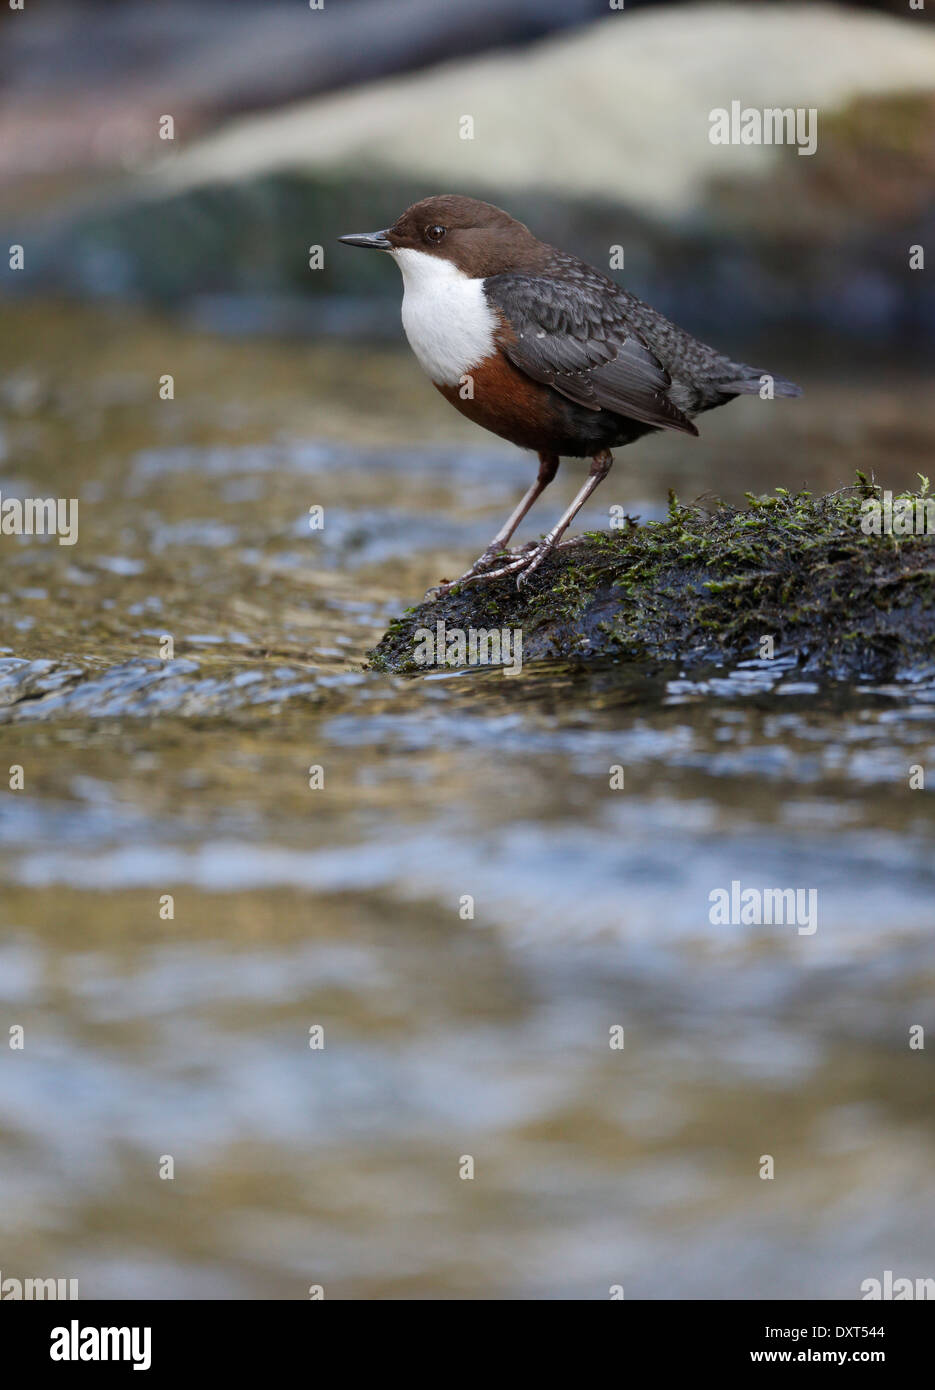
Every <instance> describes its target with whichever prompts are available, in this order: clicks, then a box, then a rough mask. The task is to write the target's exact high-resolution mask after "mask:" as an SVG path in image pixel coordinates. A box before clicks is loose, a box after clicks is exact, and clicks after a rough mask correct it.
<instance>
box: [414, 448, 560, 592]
mask: <svg viewBox="0 0 935 1390" xmlns="http://www.w3.org/2000/svg"><path fill="white" fill-rule="evenodd" d="M557 472H558V454H540V455H539V475H538V477H537V478H536V481H535V482H534V483H533V485H532V487H530V488H527V490H526V492H525V493H524V494H523V496H522V497H521V498H520V500H519V502H518V503H517V504H516V506H515V507H514V509H513V511H512V512H511V513H510V515H509V516H508V517H507V519H506V521H505V522H504V523H503V525H502V526H501V527H500V530H499V531H498V532H497V534H496V535H495V536H494V538H493V540H492V541H491V542H490V544H489V545H488V547H487V549H486V550H485V551H484V553H483V555H479V556H478V557H477V559H476V560H475V561H474V563H473V565H472V566H471V568H470V569H469V570H467V571H466V573H464V574H462V576H461V578H460V579H455V580H453V581H452V584H463V583H464V582H465V581H466V580H468V579H474V578H475V577H477V576H478V575H480V574H483V572H484V571H485V570H487V569H489V568H490V566H491V565H492V564H493V562H494V560H495V559H496V558H497V556H498V555H499V554H500V553H501V552H502V551H503V550H504V549H505V548H506V546H507V545H508V544H509V542H510V540H511V538H512V536H513V533H514V532H515V530H516V528H517V526H518V525H519V524H520V522H521V521H522V519H523V517H524V516H525V515H526V513H527V512H528V511H529V509H530V507H531V506H532V505H533V503H534V502H535V501H536V499H537V498H538V497H540V496H541V495H542V493H543V492H544V491H545V489H546V488H547V487H548V485H549V483H550V482H551V481H552V479H553V478H554V477H555V475H556V473H557ZM452 584H445V583H442V584H440V585H439V586H438V587H439V589H440V590H441V591H442V592H444V590H445V589H449V588H451V587H452Z"/></svg>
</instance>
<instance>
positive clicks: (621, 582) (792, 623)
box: [370, 475, 935, 679]
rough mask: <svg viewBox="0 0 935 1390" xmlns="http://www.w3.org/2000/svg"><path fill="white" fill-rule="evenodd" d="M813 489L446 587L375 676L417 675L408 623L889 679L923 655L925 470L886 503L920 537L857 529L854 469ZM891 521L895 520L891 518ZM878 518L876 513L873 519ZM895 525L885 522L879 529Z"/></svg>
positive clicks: (931, 503)
mask: <svg viewBox="0 0 935 1390" xmlns="http://www.w3.org/2000/svg"><path fill="white" fill-rule="evenodd" d="M858 477H859V482H858V483H857V484H856V485H855V486H854V487H852V488H845V489H842V490H841V491H840V492H835V493H831V494H830V495H829V496H827V497H818V498H816V497H813V496H812V495H811V493H808V492H800V493H797V494H791V493H788V492H786V491H785V490H784V489H783V488H777V489H776V491H775V493H773V494H768V495H766V496H761V497H755V496H753V495H752V494H748V505H747V507H746V508H736V507H731V506H727V505H726V504H723V503H721V504H714V505H713V507H709V508H707V509H702V508H700V507H697V506H690V507H689V506H682V505H681V504H680V503H679V502H678V501H677V499H676V498H675V497H674V495H670V501H669V512H668V516H667V517H666V519H665V520H664V521H651V522H648V523H646V524H645V525H640V524H639V522H638V519H637V518H631V517H627V518H626V519H625V523H624V525H623V527H622V528H621V529H619V530H616V531H608V532H591V533H588V534H587V535H585V536H583V537H582V538H581V539H580V541H579V542H578V543H576V544H575V545H572V546H569V547H567V548H565V549H560V550H558V551H556V552H555V553H554V554H553V555H552V556H550V557H549V559H548V560H546V561H545V562H544V563H543V565H542V566H541V567H540V569H539V570H538V571H536V573H535V574H534V575H533V576H532V577H531V579H530V582H529V584H528V585H527V586H526V587H525V588H523V589H517V587H516V583H515V580H514V578H513V577H512V576H507V577H505V578H503V579H498V580H492V581H490V582H488V583H484V584H480V585H466V586H463V587H461V588H452V589H451V590H449V591H448V592H447V593H445V594H443V595H441V596H439V597H438V598H436V599H434V600H427V601H426V602H424V603H422V604H420V605H419V606H418V607H416V608H413V609H410V610H409V611H408V612H407V613H406V614H404V615H403V616H402V617H401V618H398V619H397V620H396V621H395V622H393V623H392V624H391V626H390V628H389V629H388V631H387V632H386V633H385V634H384V636H383V638H382V639H381V641H380V643H379V644H378V646H377V647H376V648H375V649H374V651H373V652H371V653H370V661H371V666H372V668H373V669H375V670H382V671H390V672H396V673H416V672H424V671H425V670H426V669H427V667H428V665H429V664H434V665H435V666H445V665H462V664H464V663H463V662H462V661H461V660H460V659H459V656H458V654H457V652H455V653H454V655H453V658H452V659H450V660H448V661H446V655H447V652H440V653H438V659H437V660H436V661H435V662H434V663H427V662H426V661H425V642H424V640H423V637H420V636H417V634H418V632H419V629H423V630H424V629H429V630H430V631H432V632H435V631H436V625H437V624H438V623H439V622H444V624H445V628H446V630H447V632H448V633H449V634H450V633H451V632H452V630H459V631H462V632H465V631H467V630H468V629H470V628H473V629H475V631H476V630H478V629H486V630H488V631H489V630H491V629H504V628H509V629H517V628H519V629H521V632H522V644H523V645H522V656H523V663H524V664H525V663H527V662H529V661H535V660H537V659H541V658H556V657H559V658H565V659H568V658H580V659H594V658H615V659H618V660H626V661H635V660H640V659H649V660H659V659H662V660H674V661H678V662H679V663H680V664H681V665H682V666H684V667H686V668H687V667H691V666H696V665H700V664H710V663H711V662H731V661H735V660H738V659H742V658H749V657H755V656H760V655H763V654H764V652H765V651H769V644H767V645H766V647H764V646H763V645H762V644H763V639H764V638H771V639H772V654H773V655H775V656H790V655H793V656H795V657H796V658H797V659H798V661H799V663H800V665H801V668H802V670H803V671H807V672H810V673H817V674H823V675H827V676H830V677H834V678H838V679H854V678H859V677H869V678H872V679H888V678H892V677H893V676H895V675H897V674H899V673H906V672H910V671H912V670H913V669H915V668H919V667H920V666H923V665H930V664H931V663H933V661H935V497H933V496H931V495H930V494H929V485H928V480H927V479H923V480H922V489H921V491H920V492H917V493H909V492H907V493H901V494H898V496H897V497H896V498H894V499H893V503H892V505H893V512H894V514H895V513H896V512H898V513H899V515H900V517H903V518H909V517H910V514H909V512H908V511H907V508H908V507H909V505H910V504H911V506H912V508H913V511H912V513H911V518H910V519H912V520H913V521H914V523H915V524H916V525H917V526H918V525H919V524H921V523H922V522H924V521H926V519H927V524H928V531H927V533H926V534H916V533H913V534H907V535H900V534H893V533H892V531H890V532H887V531H886V530H885V529H884V530H883V532H882V534H867V533H866V532H865V530H864V526H865V525H868V524H869V522H870V520H871V517H870V508H871V506H872V505H874V504H879V503H881V502H882V499H883V493H882V490H881V489H880V488H879V487H877V486H875V485H872V484H869V483H868V482H867V481H866V479H864V478H863V477H862V475H858ZM906 524H907V523H906V520H903V521H902V525H903V526H905V525H906ZM884 525H885V523H884ZM894 529H895V523H894Z"/></svg>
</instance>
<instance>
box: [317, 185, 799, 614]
mask: <svg viewBox="0 0 935 1390" xmlns="http://www.w3.org/2000/svg"><path fill="white" fill-rule="evenodd" d="M340 240H341V241H343V242H345V243H346V244H347V245H349V246H366V247H370V248H373V249H375V250H378V251H387V252H389V254H390V255H391V256H392V257H393V259H394V260H395V261H396V263H397V265H398V266H399V268H400V270H401V271H402V276H403V311H402V317H403V328H404V329H405V331H406V337H407V338H408V339H409V344H410V346H411V348H412V350H413V352H414V353H415V355H416V357H417V358H418V360H419V363H420V365H421V366H422V367H423V369H424V370H425V371H426V372H427V373H428V375H429V377H430V378H431V380H432V382H433V383H434V385H435V386H437V388H438V390H439V391H440V392H441V393H442V395H443V396H444V397H445V399H446V400H448V401H450V402H451V404H452V405H453V406H454V407H455V409H456V410H460V412H461V414H462V415H466V416H467V417H468V419H469V420H473V421H474V422H475V423H476V424H478V425H483V426H484V428H485V429H488V430H491V431H492V432H493V433H494V434H498V435H500V436H501V437H502V438H503V439H509V440H510V441H511V442H512V443H513V444H517V445H519V447H520V448H521V449H533V450H535V451H536V453H537V454H538V455H539V476H538V477H537V479H536V481H535V482H534V483H533V484H532V486H531V487H530V488H529V490H528V491H527V492H526V494H525V496H524V497H523V498H522V499H521V501H520V502H519V503H518V505H517V507H516V508H515V510H514V511H513V513H512V514H511V515H510V516H509V518H508V519H507V520H506V521H505V522H504V524H503V526H501V528H500V530H499V531H498V532H497V534H496V535H495V536H494V538H493V540H492V541H491V542H490V544H489V545H488V547H487V549H486V550H485V551H484V553H483V555H481V556H480V557H479V558H478V559H477V560H476V561H475V563H474V564H473V565H472V566H471V568H470V569H469V570H468V571H467V572H466V574H463V575H462V576H461V578H460V580H457V581H456V582H457V583H461V584H463V583H477V582H480V581H481V580H488V579H497V578H500V577H501V576H502V575H505V574H512V573H518V578H517V584H518V585H522V584H524V583H525V582H526V580H527V579H528V578H529V576H530V575H531V574H532V573H533V572H534V571H535V570H536V569H537V568H538V567H539V565H541V563H542V561H543V560H544V559H545V557H546V556H547V555H548V554H549V552H550V551H551V550H552V549H553V548H554V546H555V545H556V543H557V542H558V540H559V539H560V537H561V536H562V535H563V534H564V533H565V531H566V530H567V529H568V527H569V525H570V524H571V522H572V520H573V519H574V517H575V515H576V514H577V512H578V511H579V510H580V508H581V507H582V506H583V505H584V503H585V502H586V501H587V499H588V498H589V497H590V495H591V493H592V492H593V491H594V489H595V488H596V487H597V486H598V484H599V483H600V482H601V481H602V480H603V479H604V478H606V476H607V473H608V472H609V470H610V466H611V464H612V463H613V456H612V454H611V452H610V451H611V449H612V448H615V447H617V446H619V445H621V444H630V443H632V441H633V440H634V439H638V438H639V437H640V436H641V435H644V434H649V433H651V432H652V431H655V430H660V429H668V430H678V431H679V432H680V433H682V434H695V435H696V434H697V433H698V431H697V429H696V428H695V426H694V424H693V423H692V419H693V417H694V416H696V415H700V414H701V413H702V412H703V411H705V410H712V409H713V408H714V407H715V406H719V405H723V404H724V403H725V402H726V401H729V400H732V399H733V397H734V396H743V395H758V394H759V393H760V390H761V386H762V384H763V383H762V380H761V379H762V378H767V379H768V380H769V381H771V383H772V391H773V393H774V394H775V395H777V396H798V395H801V390H800V388H799V387H798V386H795V385H793V383H792V382H791V381H786V380H785V379H784V378H783V377H779V376H775V375H773V374H768V373H765V372H763V371H761V370H760V368H758V367H748V366H746V365H745V364H744V363H743V362H734V361H732V360H731V358H729V357H726V356H725V355H724V354H723V353H720V352H717V351H716V350H715V349H714V348H712V347H708V346H707V345H706V344H705V343H701V342H699V341H698V340H697V339H696V338H693V337H692V336H691V335H690V334H689V333H686V332H684V331H683V330H682V329H681V328H677V327H676V325H675V324H674V323H670V322H669V320H668V319H666V318H663V316H662V314H660V313H657V312H656V310H655V309H652V308H650V306H649V305H648V304H644V303H643V302H642V300H639V299H637V298H636V296H635V295H633V294H631V293H630V292H629V290H625V289H623V288H622V287H621V286H620V285H618V284H616V283H615V282H614V281H613V280H611V279H610V278H609V277H608V276H606V275H604V274H602V272H601V271H599V270H595V268H594V267H593V266H591V265H588V264H586V262H584V261H580V260H578V258H577V256H572V255H569V254H568V252H566V251H558V250H556V248H555V247H554V246H549V245H547V244H546V242H544V241H540V240H539V239H538V237H536V236H534V235H533V233H532V232H531V231H530V230H529V228H528V227H526V226H524V225H523V223H522V222H517V221H516V219H515V218H513V217H510V215H509V213H506V212H504V211H503V210H502V208H498V207H494V205H493V204H492V203H482V202H479V201H478V200H477V199H476V198H465V197H462V196H461V195H459V194H453V193H445V194H441V195H439V196H438V197H433V198H424V199H423V200H422V201H421V202H419V203H414V204H413V205H412V207H410V208H407V209H406V211H405V212H404V213H403V214H402V216H401V217H399V218H397V220H396V222H394V224H393V226H392V227H388V228H386V229H385V230H384V231H382V232H362V233H353V234H351V235H348V236H342V237H341V238H340ZM562 455H571V456H572V457H574V458H585V457H586V458H590V459H591V460H592V463H591V470H590V473H589V474H588V477H587V480H586V481H585V483H584V486H583V487H582V488H581V489H580V491H579V492H578V495H577V496H576V497H575V499H574V501H573V502H572V503H571V506H570V507H569V508H568V509H567V511H565V512H564V513H563V514H562V515H561V516H560V517H559V519H558V521H557V522H556V523H555V525H554V526H553V527H552V529H551V531H549V532H548V534H547V535H546V536H545V537H544V538H543V540H542V541H540V542H539V544H538V545H535V546H534V547H533V548H532V549H531V550H530V549H529V548H527V549H526V550H524V551H523V552H521V553H519V554H518V555H515V554H513V553H512V552H507V557H506V559H505V560H504V559H503V558H502V557H503V552H504V548H505V547H506V546H507V544H508V542H509V540H510V538H511V537H512V535H513V533H514V531H515V530H516V528H517V526H518V525H519V523H520V522H521V521H522V519H523V517H524V516H525V515H526V513H527V512H528V511H529V509H530V507H531V506H532V505H533V503H534V502H535V501H536V499H537V498H538V497H539V495H540V494H541V493H542V491H543V490H544V489H545V488H546V487H548V485H549V483H550V482H551V481H552V479H553V478H554V477H555V474H556V472H557V470H558V463H559V458H560V457H561V456H562ZM498 561H499V563H498ZM441 587H443V588H447V587H449V585H448V584H447V583H446V582H445V583H443V585H442V586H441Z"/></svg>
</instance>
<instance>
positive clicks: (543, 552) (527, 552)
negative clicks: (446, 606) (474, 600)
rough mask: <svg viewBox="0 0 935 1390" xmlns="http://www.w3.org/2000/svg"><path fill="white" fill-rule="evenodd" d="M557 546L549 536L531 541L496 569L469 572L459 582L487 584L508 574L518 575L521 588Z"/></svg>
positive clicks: (517, 579) (517, 582) (518, 584)
mask: <svg viewBox="0 0 935 1390" xmlns="http://www.w3.org/2000/svg"><path fill="white" fill-rule="evenodd" d="M554 548H555V541H554V539H552V538H551V537H549V536H546V537H545V539H544V540H541V541H539V542H538V544H537V543H536V542H535V541H530V542H529V544H528V545H525V546H523V548H522V550H521V551H520V552H519V553H518V554H517V553H515V552H511V553H510V558H509V559H508V560H507V562H506V563H505V564H502V565H497V567H496V568H495V569H485V570H483V571H482V572H480V573H479V574H469V575H465V577H464V578H463V579H461V580H459V581H458V582H459V583H461V584H480V583H484V584H486V583H487V581H488V580H491V579H503V578H505V576H506V575H508V574H515V575H516V587H517V589H521V588H522V587H523V585H524V584H526V582H527V581H528V579H529V576H530V575H531V574H533V573H535V571H536V570H537V569H538V568H539V566H540V565H541V564H542V561H543V560H544V559H545V558H546V556H547V555H549V554H551V552H552V551H553V550H554Z"/></svg>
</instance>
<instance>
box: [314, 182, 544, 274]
mask: <svg viewBox="0 0 935 1390" xmlns="http://www.w3.org/2000/svg"><path fill="white" fill-rule="evenodd" d="M339 240H340V241H343V242H345V243H346V244H347V245H348V246H369V247H372V248H373V249H374V250H377V251H400V250H410V251H422V252H424V253H425V254H427V255H430V256H438V257H440V258H441V259H442V260H446V261H451V262H452V263H453V264H454V265H456V266H457V267H458V269H459V270H461V271H462V272H463V273H464V274H465V275H468V276H470V278H471V279H486V278H487V276H489V275H502V274H503V273H504V272H505V271H508V270H528V271H532V270H535V269H536V268H537V267H538V266H539V265H540V264H541V263H542V262H543V261H544V260H545V259H546V258H547V256H548V250H549V248H548V247H546V246H545V244H544V243H543V242H541V241H539V240H538V239H537V238H536V237H534V236H533V234H532V232H531V231H530V230H529V228H528V227H526V226H524V225H523V223H522V222H517V220H516V218H515V217H511V216H510V215H509V213H507V212H504V211H503V209H502V208H498V207H495V206H494V205H493V203H482V202H480V201H479V199H477V198H465V197H462V196H461V194H459V193H441V194H438V195H437V196H436V197H434V198H423V199H422V201H421V202H419V203H413V205H412V207H409V208H407V209H406V211H405V212H404V213H402V214H401V216H399V217H398V218H397V219H396V221H395V222H394V223H393V225H392V227H387V228H386V230H385V231H382V232H358V233H352V234H351V235H349V236H342V237H340V238H339Z"/></svg>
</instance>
